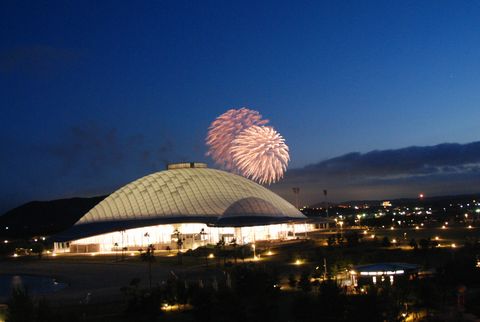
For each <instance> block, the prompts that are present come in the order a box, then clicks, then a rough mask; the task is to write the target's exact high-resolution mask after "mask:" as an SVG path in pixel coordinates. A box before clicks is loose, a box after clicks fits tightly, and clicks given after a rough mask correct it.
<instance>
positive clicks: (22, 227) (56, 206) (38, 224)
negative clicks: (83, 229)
mask: <svg viewBox="0 0 480 322" xmlns="http://www.w3.org/2000/svg"><path fill="white" fill-rule="evenodd" d="M105 197H106V196H98V197H92V198H70V199H58V200H52V201H31V202H28V203H26V204H24V205H22V206H20V207H17V208H14V209H12V210H9V211H7V212H6V213H5V214H4V215H2V216H0V236H2V237H8V238H25V237H31V236H44V235H45V236H46V235H52V234H55V233H58V232H60V231H62V230H65V229H67V228H69V227H70V226H72V225H73V224H74V223H75V222H76V221H77V220H78V219H80V217H82V216H83V215H84V214H85V213H87V212H88V211H89V210H90V209H92V208H93V207H94V206H95V205H96V204H98V203H99V202H100V201H102V200H103V199H105ZM6 227H8V229H6Z"/></svg>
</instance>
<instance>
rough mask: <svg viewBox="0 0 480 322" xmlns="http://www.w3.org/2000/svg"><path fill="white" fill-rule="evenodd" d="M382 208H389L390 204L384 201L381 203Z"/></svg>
mask: <svg viewBox="0 0 480 322" xmlns="http://www.w3.org/2000/svg"><path fill="white" fill-rule="evenodd" d="M382 206H383V207H385V208H387V207H391V206H392V203H391V202H390V201H384V202H382Z"/></svg>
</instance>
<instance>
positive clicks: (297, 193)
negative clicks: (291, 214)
mask: <svg viewBox="0 0 480 322" xmlns="http://www.w3.org/2000/svg"><path fill="white" fill-rule="evenodd" d="M292 191H293V194H294V195H295V207H296V208H297V209H298V195H299V194H300V188H299V187H293V188H292Z"/></svg>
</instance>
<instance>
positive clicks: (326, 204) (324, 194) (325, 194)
mask: <svg viewBox="0 0 480 322" xmlns="http://www.w3.org/2000/svg"><path fill="white" fill-rule="evenodd" d="M327 193H328V192H327V189H324V190H323V196H324V197H325V207H326V209H327V218H328V202H327Z"/></svg>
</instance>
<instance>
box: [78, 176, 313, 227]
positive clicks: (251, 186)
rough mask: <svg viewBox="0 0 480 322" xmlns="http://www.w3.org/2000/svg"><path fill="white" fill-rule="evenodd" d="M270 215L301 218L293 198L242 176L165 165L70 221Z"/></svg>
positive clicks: (84, 222) (86, 222) (79, 222)
mask: <svg viewBox="0 0 480 322" xmlns="http://www.w3.org/2000/svg"><path fill="white" fill-rule="evenodd" d="M222 216H224V217H225V216H226V217H250V216H254V217H269V218H278V219H281V218H282V219H292V220H294V219H305V218H306V217H305V216H304V215H303V214H302V213H301V212H299V211H298V210H297V209H296V208H295V207H294V206H293V205H292V204H290V203H289V202H287V201H286V200H284V199H282V198H281V197H279V196H278V195H276V194H275V193H273V192H271V191H270V190H268V189H266V188H264V187H262V186H261V185H259V184H256V183H255V182H253V181H251V180H249V179H246V178H244V177H241V176H238V175H235V174H232V173H228V172H225V171H220V170H215V169H207V168H195V167H194V168H178V169H174V168H170V170H165V171H161V172H156V173H153V174H150V175H148V176H146V177H143V178H140V179H138V180H136V181H133V182H132V183H129V184H127V185H126V186H124V187H122V188H120V189H119V190H117V191H115V192H114V193H112V194H111V195H110V196H108V197H107V198H105V199H104V200H103V201H101V202H100V203H99V204H97V205H96V206H95V207H94V208H93V209H91V210H90V211H89V212H88V213H86V214H85V215H84V216H83V217H82V218H81V219H80V220H79V221H78V222H77V223H76V224H75V225H83V224H93V223H102V222H118V221H130V220H133V221H135V220H141V221H143V220H149V221H155V220H157V219H158V220H159V222H161V220H162V219H165V220H169V219H170V220H172V219H180V221H181V220H195V219H197V218H204V219H210V220H209V221H210V222H215V221H216V220H217V219H219V218H220V217H222Z"/></svg>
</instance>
